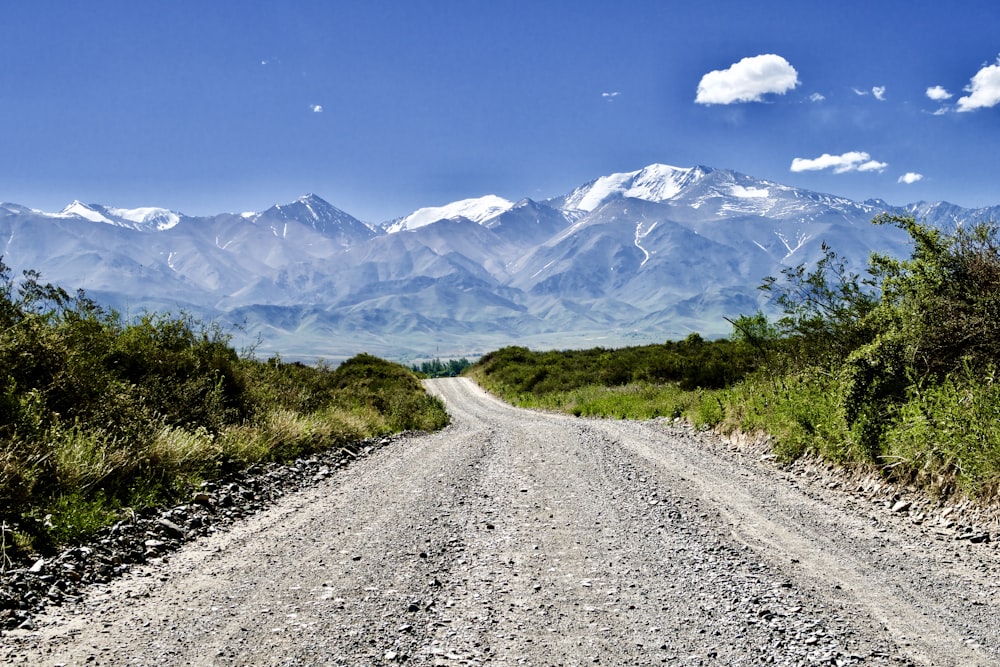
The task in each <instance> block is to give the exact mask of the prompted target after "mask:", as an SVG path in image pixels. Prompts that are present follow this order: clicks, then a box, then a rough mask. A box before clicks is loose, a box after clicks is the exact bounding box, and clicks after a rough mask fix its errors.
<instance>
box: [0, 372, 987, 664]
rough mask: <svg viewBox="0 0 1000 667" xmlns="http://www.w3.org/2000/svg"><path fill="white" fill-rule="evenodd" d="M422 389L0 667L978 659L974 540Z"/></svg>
mask: <svg viewBox="0 0 1000 667" xmlns="http://www.w3.org/2000/svg"><path fill="white" fill-rule="evenodd" d="M428 387H429V388H430V390H431V391H432V392H433V393H435V394H437V395H439V396H441V397H442V398H443V399H444V400H445V402H446V403H447V406H448V410H449V412H450V414H451V415H452V420H453V423H452V425H451V426H449V427H448V428H447V429H445V430H443V431H441V432H439V433H434V434H430V435H419V436H413V437H408V438H403V439H400V440H398V441H395V442H393V443H392V444H390V445H388V446H386V447H383V448H380V449H377V450H376V451H374V452H372V453H371V454H370V455H369V456H367V457H365V458H362V459H360V460H359V461H357V462H356V463H354V464H352V465H351V466H349V467H348V468H346V469H343V470H338V471H336V473H335V474H333V475H331V476H330V477H329V478H328V479H326V480H324V481H322V482H319V483H318V484H317V485H316V486H314V487H312V488H310V489H307V490H305V491H301V492H298V493H294V494H290V495H289V496H286V497H284V498H282V499H281V500H279V501H278V502H277V503H276V504H275V505H273V506H272V507H270V508H269V509H267V510H265V511H263V512H261V513H259V514H257V515H255V516H254V517H251V518H249V519H247V520H245V521H242V522H240V523H238V524H237V525H236V526H235V527H233V528H232V529H230V530H228V531H226V532H224V533H220V534H215V535H211V536H208V537H203V538H199V539H198V540H197V541H196V542H192V543H189V544H188V545H186V546H185V547H183V548H182V549H181V550H179V551H177V552H175V553H174V554H173V555H172V556H171V557H170V558H169V559H167V561H166V562H164V563H160V564H158V565H155V566H154V565H150V566H143V567H141V568H136V569H135V570H134V571H133V572H131V573H130V574H128V575H127V576H125V577H123V578H122V579H119V580H117V581H115V582H113V583H111V584H106V585H102V586H100V587H92V590H90V591H89V592H88V593H87V595H86V596H84V598H83V600H82V601H81V602H79V603H76V604H65V605H63V606H61V607H53V608H50V609H49V610H48V612H46V613H45V614H44V615H42V616H41V617H39V618H38V619H37V622H36V623H35V629H33V630H30V631H24V630H18V631H14V632H9V633H6V634H5V635H4V636H3V637H0V663H4V664H14V665H20V664H26V665H398V664H407V665H480V664H482V665H486V664H496V665H501V664H504V665H506V664H509V665H584V664H587V665H660V664H666V665H771V664H773V665H813V664H824V665H855V664H859V665H860V664H864V665H910V664H915V665H991V664H1000V620H998V617H1000V614H997V612H996V610H995V607H996V606H997V603H998V600H997V590H998V585H1000V566H998V562H1000V558H998V554H997V551H996V545H995V543H985V544H983V543H980V544H973V543H972V542H971V541H970V540H968V539H959V536H957V535H956V534H954V531H953V530H950V529H946V528H942V529H940V530H938V529H934V528H933V527H932V524H933V525H938V524H936V523H934V522H932V521H931V518H932V517H931V516H930V515H929V514H928V516H927V519H926V520H923V519H924V516H923V514H921V515H920V516H918V517H916V519H915V518H914V517H913V516H912V515H911V514H910V513H908V512H907V511H906V510H905V508H901V507H899V506H896V507H895V508H894V509H895V511H893V508H888V507H886V506H884V504H882V503H872V502H870V501H868V500H866V499H865V498H864V496H863V495H859V494H857V493H847V492H845V491H843V490H837V489H831V488H827V486H835V484H829V485H827V484H820V483H813V482H810V481H808V480H804V479H803V478H802V476H801V475H795V474H794V473H792V472H788V471H783V470H780V469H779V468H777V467H775V466H774V465H773V464H771V463H768V462H766V461H761V460H760V456H759V454H750V453H741V452H740V451H737V450H735V449H733V448H732V447H727V446H726V445H724V444H723V443H721V442H720V441H719V440H718V439H716V438H715V437H714V436H712V435H710V434H705V433H697V432H695V431H693V430H692V429H691V428H690V427H688V426H684V425H680V424H673V423H671V422H668V421H662V420H660V421H653V422H645V423H638V422H620V421H605V420H582V419H576V418H572V417H567V416H561V415H552V414H545V413H538V412H531V411H525V410H520V409H516V408H513V407H510V406H508V405H506V404H504V403H502V402H500V401H498V400H496V399H494V398H492V397H490V396H489V395H487V394H486V393H484V392H483V391H481V390H480V389H479V388H478V387H476V386H475V385H474V384H473V383H471V382H470V381H468V380H465V379H447V380H435V381H431V382H429V383H428ZM917 520H921V521H922V524H921V525H917V524H916V523H915V521H917ZM940 525H941V526H947V525H948V524H947V522H945V521H944V520H943V519H942V521H941V522H940Z"/></svg>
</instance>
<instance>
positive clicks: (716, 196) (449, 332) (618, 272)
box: [0, 164, 1000, 360]
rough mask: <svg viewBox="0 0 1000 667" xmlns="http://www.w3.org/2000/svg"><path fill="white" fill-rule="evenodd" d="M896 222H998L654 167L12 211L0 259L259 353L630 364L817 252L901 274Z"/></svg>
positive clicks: (0, 235) (709, 326) (129, 310)
mask: <svg viewBox="0 0 1000 667" xmlns="http://www.w3.org/2000/svg"><path fill="white" fill-rule="evenodd" d="M883 211H890V212H897V213H903V214H907V215H913V216H914V217H916V218H917V219H919V220H922V221H925V222H927V223H928V224H933V225H939V226H954V225H956V224H962V223H965V222H968V221H977V220H994V219H998V218H1000V206H997V207H988V208H979V209H966V208H961V207H959V206H955V205H952V204H948V203H945V202H937V203H917V204H910V205H906V206H898V207H896V206H891V205H889V204H887V203H886V202H884V201H881V200H868V201H864V202H857V201H852V200H850V199H847V198H843V197H837V196H834V195H828V194H822V193H817V192H811V191H807V190H802V189H798V188H793V187H789V186H787V185H782V184H779V183H775V182H772V181H768V180H762V179H758V178H754V177H752V176H748V175H745V174H740V173H737V172H734V171H730V170H726V169H712V168H709V167H703V166H697V167H691V168H678V167H671V166H667V165H662V164H654V165H649V166H647V167H645V168H643V169H640V170H638V171H634V172H627V173H619V174H611V175H608V176H602V177H600V178H597V179H595V180H593V181H591V182H589V183H586V184H584V185H581V186H580V187H578V188H576V189H574V190H573V191H572V192H569V193H566V194H564V195H561V196H558V197H554V198H552V199H547V200H544V201H533V200H531V199H522V200H521V201H517V202H512V201H509V200H506V199H504V198H502V197H498V196H495V195H487V196H484V197H480V198H475V199H466V200H462V201H458V202H453V203H450V204H447V205H444V206H437V207H428V208H422V209H419V210H417V211H414V212H413V213H411V214H409V215H407V216H404V217H401V218H399V219H396V220H391V221H386V222H383V223H380V224H370V223H365V222H362V221H360V220H358V219H357V218H355V217H354V216H352V215H350V214H348V213H346V212H344V211H342V210H340V209H338V208H337V207H335V206H333V205H331V204H330V203H328V202H326V201H324V200H323V199H321V198H320V197H318V196H316V195H312V194H309V195H305V196H303V197H300V198H299V199H297V200H296V201H294V202H291V203H288V204H282V205H276V206H273V207H272V208H270V209H267V210H266V211H263V212H259V213H240V214H234V213H222V214H219V215H214V216H203V217H193V216H186V215H183V214H181V213H177V212H174V211H170V210H167V209H162V208H152V207H149V208H138V209H120V208H113V207H110V206H103V205H94V204H83V203H81V202H73V203H72V204H70V205H69V206H67V207H66V208H65V209H63V210H62V211H60V212H58V213H46V212H43V211H39V210H35V209H31V208H28V207H25V206H22V205H18V204H0V255H2V256H3V261H4V263H6V264H7V265H8V266H9V267H11V269H12V270H13V273H14V274H15V275H20V272H21V271H22V270H25V269H35V270H38V271H39V272H41V274H42V277H43V279H44V280H46V281H49V282H52V283H55V284H58V285H60V286H62V287H64V288H66V289H77V288H82V289H84V290H85V291H86V292H87V294H88V295H89V296H91V297H92V298H94V299H95V300H97V301H98V302H100V303H103V304H106V305H108V306H111V307H113V308H116V309H117V310H119V311H120V312H122V313H123V314H124V315H126V316H127V317H128V316H132V315H135V314H137V313H139V312H142V311H145V310H155V311H159V312H172V313H179V312H186V313H190V314H192V315H194V316H196V317H199V318H202V319H206V320H212V321H217V322H219V323H220V324H222V325H223V326H226V327H234V328H233V329H232V330H233V331H234V339H235V342H236V343H237V344H238V345H239V346H243V347H249V348H252V349H254V350H255V352H256V353H257V354H258V355H261V354H264V355H269V354H273V353H279V354H281V356H282V357H283V358H289V359H315V358H317V357H322V358H325V359H328V360H338V359H341V358H344V357H346V356H350V355H353V354H355V353H358V352H362V351H367V352H370V353H372V354H378V355H381V356H385V357H388V358H392V359H398V360H408V359H420V358H427V357H434V356H441V357H458V356H476V355H478V354H481V353H483V352H487V351H489V350H493V349H496V348H498V347H500V346H503V345H508V344H524V345H528V346H531V347H536V348H568V347H593V346H607V347H613V346H619V345H623V344H638V343H647V342H657V341H663V340H668V339H677V338H682V337H684V336H686V335H687V334H688V333H690V332H692V331H697V332H699V333H702V334H703V335H706V336H712V335H719V334H725V333H728V332H729V331H730V326H729V324H728V322H726V320H725V319H724V318H725V317H735V316H738V315H739V314H741V313H752V312H754V311H756V310H757V309H758V308H764V309H765V310H767V309H768V308H769V307H770V306H769V304H768V303H766V302H765V301H763V300H762V299H763V295H762V293H761V292H760V291H759V290H757V286H758V285H760V283H761V281H762V279H763V278H764V277H766V276H769V275H778V273H779V272H780V271H781V269H782V268H783V267H787V266H794V265H798V264H801V263H805V264H810V263H812V262H814V261H815V260H816V259H818V258H819V257H820V256H821V252H822V251H821V243H822V242H824V241H825V242H826V243H827V244H828V245H830V246H831V247H833V249H834V250H835V251H836V252H837V253H838V254H839V255H841V256H843V257H846V258H848V259H849V260H850V261H851V264H852V266H853V267H855V269H856V270H858V271H860V270H862V269H863V267H864V263H865V261H866V259H867V256H868V254H869V253H870V252H871V251H879V252H885V253H889V254H891V255H895V256H905V255H906V254H908V252H909V245H908V238H907V237H906V236H905V235H904V234H903V233H902V232H900V231H899V230H897V229H895V228H887V227H882V226H875V225H872V224H871V219H872V218H873V217H874V216H876V215H877V214H879V213H881V212H883Z"/></svg>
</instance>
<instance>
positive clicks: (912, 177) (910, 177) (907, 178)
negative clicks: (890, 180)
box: [896, 171, 924, 185]
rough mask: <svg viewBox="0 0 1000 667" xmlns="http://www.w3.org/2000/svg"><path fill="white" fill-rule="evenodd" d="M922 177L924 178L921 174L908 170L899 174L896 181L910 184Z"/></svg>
mask: <svg viewBox="0 0 1000 667" xmlns="http://www.w3.org/2000/svg"><path fill="white" fill-rule="evenodd" d="M923 178H924V175H923V174H917V173H915V172H912V171H908V172H906V173H905V174H903V175H902V176H900V177H899V179H898V180H897V181H896V182H897V183H906V184H907V185H912V184H913V183H916V182H917V181H921V180H923Z"/></svg>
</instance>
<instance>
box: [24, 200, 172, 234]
mask: <svg viewBox="0 0 1000 667" xmlns="http://www.w3.org/2000/svg"><path fill="white" fill-rule="evenodd" d="M38 213H41V214H42V215H46V216H50V217H53V218H69V219H72V218H83V219H84V220H89V221H91V222H103V223H106V224H109V225H115V226H118V227H126V228H128V229H136V230H150V231H164V230H167V229H170V228H171V227H174V226H176V225H177V224H178V223H179V222H180V221H181V215H180V214H179V213H174V212H173V211H170V210H167V209H165V208H155V207H145V208H132V209H127V208H111V207H108V206H101V205H99V204H84V203H82V202H79V201H74V202H73V203H72V204H70V205H69V206H67V207H66V208H64V209H63V210H62V211H60V212H59V213H42V212H41V211H38Z"/></svg>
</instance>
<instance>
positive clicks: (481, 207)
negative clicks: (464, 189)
mask: <svg viewBox="0 0 1000 667" xmlns="http://www.w3.org/2000/svg"><path fill="white" fill-rule="evenodd" d="M513 206H514V203H513V202H509V201H507V200H506V199H504V198H503V197H497V196H496V195H486V196H485V197H479V198H476V199H463V200H461V201H457V202H452V203H451V204H445V205H444V206H430V207H427V208H421V209H417V210H416V211H414V212H413V213H411V214H409V215H407V216H404V217H402V218H400V219H398V220H394V221H393V222H391V223H389V224H388V225H387V226H386V228H385V231H386V232H387V233H389V234H392V233H395V232H405V231H413V230H414V229H418V228H420V227H424V226H426V225H429V224H432V223H435V222H437V221H438V220H453V219H455V218H466V219H468V220H472V221H473V222H479V223H482V222H484V221H486V220H489V219H491V218H494V217H496V216H498V215H500V214H501V213H503V212H504V211H508V210H510V209H511V208H512V207H513Z"/></svg>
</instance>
